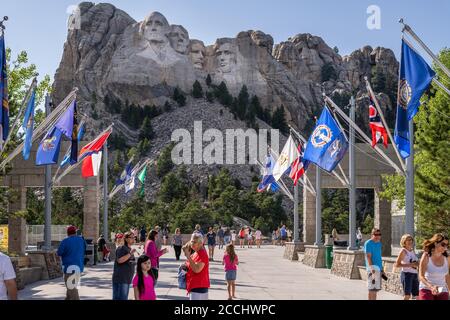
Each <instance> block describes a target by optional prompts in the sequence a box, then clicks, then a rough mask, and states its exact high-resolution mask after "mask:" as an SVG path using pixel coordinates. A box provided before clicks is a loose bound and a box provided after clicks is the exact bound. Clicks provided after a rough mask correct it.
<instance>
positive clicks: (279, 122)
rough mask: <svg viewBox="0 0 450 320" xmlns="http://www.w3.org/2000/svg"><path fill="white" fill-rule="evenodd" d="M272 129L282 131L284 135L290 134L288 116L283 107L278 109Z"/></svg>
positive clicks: (273, 117) (274, 115)
mask: <svg viewBox="0 0 450 320" xmlns="http://www.w3.org/2000/svg"><path fill="white" fill-rule="evenodd" d="M272 127H273V128H275V129H278V130H280V131H281V133H283V134H288V133H289V126H288V124H287V122H286V114H285V112H284V107H283V106H281V107H279V108H277V110H275V112H274V113H273V116H272Z"/></svg>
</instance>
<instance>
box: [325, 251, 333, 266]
mask: <svg viewBox="0 0 450 320" xmlns="http://www.w3.org/2000/svg"><path fill="white" fill-rule="evenodd" d="M332 264H333V246H332V245H326V246H325V266H326V267H327V269H331V265H332Z"/></svg>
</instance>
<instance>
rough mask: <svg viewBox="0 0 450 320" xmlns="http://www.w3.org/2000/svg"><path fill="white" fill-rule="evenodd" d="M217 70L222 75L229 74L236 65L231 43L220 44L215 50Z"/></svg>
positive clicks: (234, 51)
mask: <svg viewBox="0 0 450 320" xmlns="http://www.w3.org/2000/svg"><path fill="white" fill-rule="evenodd" d="M216 57H217V63H218V66H219V67H218V69H219V71H221V72H222V73H230V72H231V69H232V67H233V66H234V65H235V64H236V49H235V46H234V45H233V44H232V43H229V42H225V43H221V44H219V45H218V46H217V48H216Z"/></svg>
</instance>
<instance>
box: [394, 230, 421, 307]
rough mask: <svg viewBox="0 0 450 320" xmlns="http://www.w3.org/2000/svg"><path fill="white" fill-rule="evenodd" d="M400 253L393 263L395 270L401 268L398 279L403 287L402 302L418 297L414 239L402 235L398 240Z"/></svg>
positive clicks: (416, 259) (407, 235)
mask: <svg viewBox="0 0 450 320" xmlns="http://www.w3.org/2000/svg"><path fill="white" fill-rule="evenodd" d="M400 246H401V247H402V251H400V254H399V255H398V257H397V261H396V262H395V267H396V268H402V272H401V275H400V279H401V282H402V287H403V298H404V300H409V299H411V295H412V296H413V297H417V296H418V295H419V278H418V271H417V268H418V267H419V263H418V261H419V259H418V258H417V256H416V253H415V252H414V238H413V237H412V236H411V235H410V234H404V235H403V236H402V238H401V240H400Z"/></svg>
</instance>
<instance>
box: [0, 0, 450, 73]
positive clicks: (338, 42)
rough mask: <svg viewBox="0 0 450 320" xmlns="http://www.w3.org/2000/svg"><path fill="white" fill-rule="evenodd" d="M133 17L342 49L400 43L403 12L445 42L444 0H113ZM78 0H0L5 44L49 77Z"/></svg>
mask: <svg viewBox="0 0 450 320" xmlns="http://www.w3.org/2000/svg"><path fill="white" fill-rule="evenodd" d="M104 2H109V3H112V4H114V5H115V6H116V7H118V8H119V9H122V10H124V11H125V12H127V13H128V14H129V15H130V16H131V17H133V18H134V19H135V20H137V21H141V20H143V18H144V17H145V16H146V15H147V14H148V13H149V12H151V11H159V12H161V13H162V14H164V15H165V16H166V18H167V19H168V21H169V23H171V24H181V25H183V26H184V27H185V28H186V29H187V30H188V31H189V34H190V38H195V39H200V40H203V41H204V42H205V44H212V43H213V42H214V41H215V39H216V38H220V37H234V36H236V35H237V33H238V32H240V31H244V30H250V29H254V30H256V29H259V30H262V31H264V32H265V33H268V34H270V35H272V37H273V38H274V40H275V43H279V42H281V41H285V40H287V39H288V37H290V36H293V35H295V34H297V33H306V32H307V33H311V34H314V35H318V36H320V37H322V38H323V39H324V40H325V41H326V43H327V44H328V45H329V46H330V47H334V46H337V47H338V48H339V51H340V54H341V55H345V54H349V53H351V52H352V51H354V50H356V49H358V48H360V47H362V46H364V45H367V44H368V45H371V46H374V47H375V46H384V47H388V48H391V49H393V50H394V51H395V53H396V55H397V57H398V55H399V49H400V34H401V26H400V24H399V23H398V19H399V18H400V17H404V18H405V20H406V22H407V23H408V24H410V25H411V26H412V27H413V28H414V30H415V31H416V33H417V34H418V35H419V36H420V37H421V38H422V39H423V40H424V41H425V42H426V43H427V45H428V46H429V47H430V48H431V49H432V50H433V51H434V52H435V53H437V52H438V51H439V50H440V49H442V48H443V47H445V46H449V45H450V37H449V30H450V1H448V0H433V1H424V0H395V1H393V0H345V1H335V0H277V1H273V0H226V1H225V0H223V1H219V0H152V1H150V0H112V1H104ZM77 3H78V2H77V1H76V0H39V1H35V0H0V16H4V15H8V16H9V21H8V22H6V26H7V30H6V45H7V46H9V47H10V48H12V50H13V54H14V53H17V52H18V51H19V50H27V51H28V53H29V58H30V61H31V62H33V63H35V64H36V65H37V67H38V70H39V72H40V74H41V75H44V74H49V75H50V76H51V77H52V78H53V76H54V73H55V71H56V68H57V67H58V65H59V62H60V60H61V56H62V51H63V46H64V42H65V40H66V37H67V18H68V16H69V14H68V13H67V11H68V7H69V6H71V5H76V4H77ZM370 5H378V6H379V7H380V9H381V29H380V30H369V29H368V28H367V24H366V23H367V19H368V17H369V14H367V12H366V11H367V8H368V6H370Z"/></svg>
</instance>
